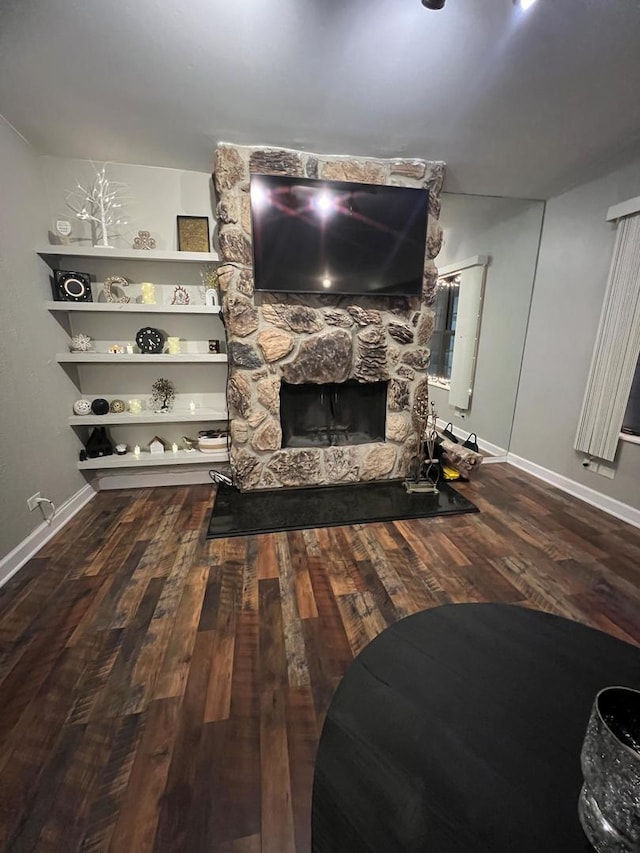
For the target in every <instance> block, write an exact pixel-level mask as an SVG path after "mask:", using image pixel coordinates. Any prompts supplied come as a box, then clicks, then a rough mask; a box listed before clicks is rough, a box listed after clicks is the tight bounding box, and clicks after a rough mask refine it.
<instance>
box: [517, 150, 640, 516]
mask: <svg viewBox="0 0 640 853" xmlns="http://www.w3.org/2000/svg"><path fill="white" fill-rule="evenodd" d="M637 195H640V160H638V161H636V162H635V163H633V164H631V165H629V166H627V167H626V168H624V169H620V170H617V171H615V172H612V173H611V174H609V175H607V176H606V177H604V178H601V179H599V180H596V181H593V182H592V183H588V184H584V185H582V186H580V187H577V188H576V189H574V190H571V191H570V192H567V193H564V194H563V195H560V196H557V197H555V198H552V199H551V200H550V201H548V202H547V209H546V215H545V222H544V228H543V233H542V242H541V246H540V258H539V262H538V271H537V275H536V281H535V286H534V291H533V302H532V306H531V318H530V322H529V329H528V333H527V340H526V346H525V353H524V360H523V367H522V377H521V380H520V388H519V391H518V400H517V406H516V415H515V421H514V429H513V435H512V441H511V451H512V452H513V453H514V454H516V455H518V456H521V457H524V458H525V459H527V460H529V461H530V462H535V463H536V464H538V465H542V466H543V467H544V468H548V469H550V470H551V471H554V472H556V473H558V474H561V475H564V476H565V477H569V478H571V479H572V480H576V481H578V482H579V483H582V484H584V485H585V486H589V487H590V488H592V489H596V490H597V491H599V492H602V493H603V494H606V495H609V496H611V497H614V498H617V499H618V500H621V501H623V502H624V503H627V504H630V505H631V506H634V507H640V485H639V484H640V445H633V444H630V443H628V442H620V446H619V450H618V456H617V460H616V461H617V466H616V476H615V479H613V480H608V479H606V478H604V477H602V476H601V475H599V474H596V473H593V472H591V471H589V470H584V469H583V467H582V464H581V462H582V458H583V457H582V455H580V454H578V453H576V452H575V451H574V450H573V440H574V437H575V432H576V428H577V424H578V418H579V416H580V409H581V406H582V399H583V396H584V390H585V386H586V382H587V377H588V373H589V366H590V363H591V356H592V352H593V347H594V343H595V336H596V331H597V326H598V321H599V318H600V312H601V310H602V303H603V299H604V292H605V287H606V283H607V276H608V272H609V267H610V264H611V257H612V253H613V245H614V237H615V225H614V224H613V223H610V222H607V221H606V220H605V216H606V212H607V208H609V207H610V206H611V205H613V204H617V203H618V202H622V201H626V200H627V199H629V198H633V197H634V196H637Z"/></svg>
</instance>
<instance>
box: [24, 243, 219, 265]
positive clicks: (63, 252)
mask: <svg viewBox="0 0 640 853" xmlns="http://www.w3.org/2000/svg"><path fill="white" fill-rule="evenodd" d="M36 251H37V253H38V254H39V255H40V257H41V258H43V259H44V260H45V261H46V262H47V263H50V260H49V259H50V258H59V257H66V258H96V259H98V258H106V259H107V260H110V261H147V262H149V261H152V262H156V261H169V262H172V263H181V264H183V263H188V264H210V263H216V262H218V261H219V260H220V256H219V255H218V253H217V252H167V251H163V250H162V249H101V248H99V247H94V246H75V245H70V246H69V245H66V246H43V247H41V248H39V249H36Z"/></svg>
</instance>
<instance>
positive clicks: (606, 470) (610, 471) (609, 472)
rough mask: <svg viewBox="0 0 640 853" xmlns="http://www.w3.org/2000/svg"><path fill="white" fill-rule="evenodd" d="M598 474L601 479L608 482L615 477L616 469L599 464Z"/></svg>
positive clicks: (602, 463)
mask: <svg viewBox="0 0 640 853" xmlns="http://www.w3.org/2000/svg"><path fill="white" fill-rule="evenodd" d="M598 474H600V475H601V476H602V477H608V478H609V479H610V480H613V478H614V477H615V476H616V469H615V468H614V467H613V466H612V465H607V464H605V463H604V462H601V463H600V465H599V466H598Z"/></svg>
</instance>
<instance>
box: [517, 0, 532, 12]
mask: <svg viewBox="0 0 640 853" xmlns="http://www.w3.org/2000/svg"><path fill="white" fill-rule="evenodd" d="M535 2H536V0H517V3H518V5H519V6H520V8H521V9H522V11H523V12H526V11H527V9H530V8H531V7H532V6H533V4H534V3H535Z"/></svg>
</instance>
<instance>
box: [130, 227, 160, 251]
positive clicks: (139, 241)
mask: <svg viewBox="0 0 640 853" xmlns="http://www.w3.org/2000/svg"><path fill="white" fill-rule="evenodd" d="M155 247H156V241H155V240H154V239H153V237H152V236H151V234H150V233H149V232H148V231H138V236H137V237H134V240H133V247H132V248H134V249H155Z"/></svg>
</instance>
